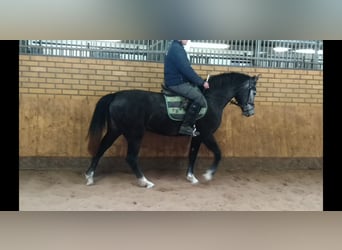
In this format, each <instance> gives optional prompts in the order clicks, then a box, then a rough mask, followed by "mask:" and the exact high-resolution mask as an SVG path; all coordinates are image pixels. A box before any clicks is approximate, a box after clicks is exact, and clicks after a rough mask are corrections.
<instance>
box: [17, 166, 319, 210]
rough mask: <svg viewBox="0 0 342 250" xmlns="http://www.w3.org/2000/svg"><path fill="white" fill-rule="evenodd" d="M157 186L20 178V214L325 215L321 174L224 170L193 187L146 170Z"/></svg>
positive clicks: (105, 178)
mask: <svg viewBox="0 0 342 250" xmlns="http://www.w3.org/2000/svg"><path fill="white" fill-rule="evenodd" d="M144 173H145V176H146V177H147V178H148V179H149V180H150V181H152V182H153V183H154V184H155V186H154V187H153V188H152V189H146V188H141V187H138V186H137V181H136V178H135V176H134V175H133V173H132V172H131V171H130V170H129V169H127V170H116V171H114V170H113V171H107V172H100V173H97V174H96V177H95V185H93V186H86V185H85V183H86V181H85V178H84V173H83V171H81V170H79V169H76V170H75V169H74V170H72V169H58V170H53V169H49V170H42V169H40V170H39V169H38V170H37V169H36V170H32V169H31V170H30V169H21V170H20V173H19V178H20V179H19V208H20V210H21V211H322V209H323V170H322V169H302V168H301V169H278V168H277V169H276V168H268V169H267V168H266V169H253V168H242V169H220V170H219V171H218V172H217V174H216V175H215V176H214V179H213V180H212V181H211V182H205V181H204V180H203V178H202V173H204V170H203V171H202V170H198V172H197V173H196V176H197V178H198V179H199V180H200V183H199V184H196V185H192V184H190V183H189V182H188V181H187V180H186V179H185V170H184V169H147V170H145V171H144Z"/></svg>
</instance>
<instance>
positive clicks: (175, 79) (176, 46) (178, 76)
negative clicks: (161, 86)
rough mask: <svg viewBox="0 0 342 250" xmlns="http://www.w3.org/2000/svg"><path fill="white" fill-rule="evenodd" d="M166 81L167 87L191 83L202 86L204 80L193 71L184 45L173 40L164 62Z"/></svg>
mask: <svg viewBox="0 0 342 250" xmlns="http://www.w3.org/2000/svg"><path fill="white" fill-rule="evenodd" d="M164 81H165V85H166V86H174V85H178V84H182V83H184V82H190V83H192V84H195V85H197V86H201V85H203V83H204V80H203V79H202V78H201V77H200V76H199V75H198V74H197V73H196V72H195V71H194V70H193V68H192V67H191V64H190V61H189V59H188V57H187V53H186V51H185V49H184V46H183V44H182V43H181V42H180V41H179V40H173V41H172V43H171V45H170V48H169V50H168V52H167V54H166V55H165V60H164Z"/></svg>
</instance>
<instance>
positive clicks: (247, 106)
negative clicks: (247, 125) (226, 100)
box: [230, 78, 256, 116]
mask: <svg viewBox="0 0 342 250" xmlns="http://www.w3.org/2000/svg"><path fill="white" fill-rule="evenodd" d="M247 81H248V97H247V100H246V102H244V103H239V102H238V101H237V100H236V99H235V98H234V99H232V100H231V101H230V103H231V104H234V105H237V106H239V107H240V108H241V109H242V111H243V113H244V114H245V115H246V116H251V115H253V114H254V96H255V82H256V79H254V78H250V79H248V80H247ZM243 86H245V85H243Z"/></svg>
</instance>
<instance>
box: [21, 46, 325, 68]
mask: <svg viewBox="0 0 342 250" xmlns="http://www.w3.org/2000/svg"><path fill="white" fill-rule="evenodd" d="M170 42H171V41H170V40H21V41H20V48H19V50H20V51H19V53H20V54H31V55H46V56H64V57H82V58H98V59H110V60H134V61H150V62H163V61H164V56H165V53H166V51H167V48H168V46H169V44H170ZM186 49H187V51H188V55H189V58H190V61H191V63H192V64H202V65H225V66H240V67H262V68H287V69H313V70H323V41H319V40H191V41H190V43H189V46H186Z"/></svg>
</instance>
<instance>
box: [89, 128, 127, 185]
mask: <svg viewBox="0 0 342 250" xmlns="http://www.w3.org/2000/svg"><path fill="white" fill-rule="evenodd" d="M120 135H121V134H120V133H119V132H116V133H113V132H111V133H107V134H106V135H105V136H104V137H103V138H102V140H101V143H100V145H99V149H98V151H97V153H96V155H95V156H94V157H93V158H92V160H91V163H90V167H89V168H88V170H87V171H86V174H85V177H86V180H87V186H89V185H92V184H94V175H95V170H96V167H97V165H98V163H99V160H100V159H101V157H102V156H103V154H104V153H105V152H106V150H107V149H108V148H109V147H110V146H111V145H112V144H113V143H114V141H115V140H116V139H117V138H118V137H119V136H120Z"/></svg>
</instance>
